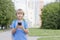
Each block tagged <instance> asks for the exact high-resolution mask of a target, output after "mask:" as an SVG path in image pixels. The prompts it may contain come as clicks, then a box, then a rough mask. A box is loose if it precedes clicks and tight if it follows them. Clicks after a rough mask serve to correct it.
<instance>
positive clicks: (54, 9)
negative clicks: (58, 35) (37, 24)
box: [41, 2, 60, 29]
mask: <svg viewBox="0 0 60 40" xmlns="http://www.w3.org/2000/svg"><path fill="white" fill-rule="evenodd" d="M41 18H42V28H46V29H60V3H59V2H55V3H51V4H48V5H46V6H44V8H43V9H42V16H41Z"/></svg>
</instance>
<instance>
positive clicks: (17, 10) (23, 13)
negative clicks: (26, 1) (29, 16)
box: [16, 9, 24, 16]
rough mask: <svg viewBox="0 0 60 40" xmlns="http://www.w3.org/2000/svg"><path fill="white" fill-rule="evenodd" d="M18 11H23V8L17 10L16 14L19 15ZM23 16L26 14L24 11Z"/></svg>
mask: <svg viewBox="0 0 60 40" xmlns="http://www.w3.org/2000/svg"><path fill="white" fill-rule="evenodd" d="M18 11H22V12H23V10H22V9H18V10H17V11H16V15H17V12H18ZM23 16H24V12H23Z"/></svg>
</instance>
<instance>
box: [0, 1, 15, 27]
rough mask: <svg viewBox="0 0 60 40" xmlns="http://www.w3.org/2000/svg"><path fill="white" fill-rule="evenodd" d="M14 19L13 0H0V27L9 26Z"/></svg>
mask: <svg viewBox="0 0 60 40" xmlns="http://www.w3.org/2000/svg"><path fill="white" fill-rule="evenodd" d="M14 17H15V10H14V5H13V2H12V1H11V0H0V25H4V26H8V25H9V24H10V22H11V21H12V19H13V18H14Z"/></svg>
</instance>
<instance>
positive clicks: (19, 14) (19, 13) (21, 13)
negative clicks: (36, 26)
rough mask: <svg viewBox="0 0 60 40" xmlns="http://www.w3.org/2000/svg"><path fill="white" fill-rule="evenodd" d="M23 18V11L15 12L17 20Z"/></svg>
mask: <svg viewBox="0 0 60 40" xmlns="http://www.w3.org/2000/svg"><path fill="white" fill-rule="evenodd" d="M23 16H24V15H23V11H17V18H18V19H20V20H21V19H23Z"/></svg>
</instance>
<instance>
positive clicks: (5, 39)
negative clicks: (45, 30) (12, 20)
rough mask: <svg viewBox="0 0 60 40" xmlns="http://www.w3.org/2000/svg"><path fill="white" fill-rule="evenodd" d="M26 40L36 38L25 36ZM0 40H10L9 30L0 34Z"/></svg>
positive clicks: (35, 39)
mask: <svg viewBox="0 0 60 40" xmlns="http://www.w3.org/2000/svg"><path fill="white" fill-rule="evenodd" d="M27 37H28V40H37V39H38V37H35V36H34V37H31V36H27ZM0 40H12V35H11V30H8V31H4V32H0Z"/></svg>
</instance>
